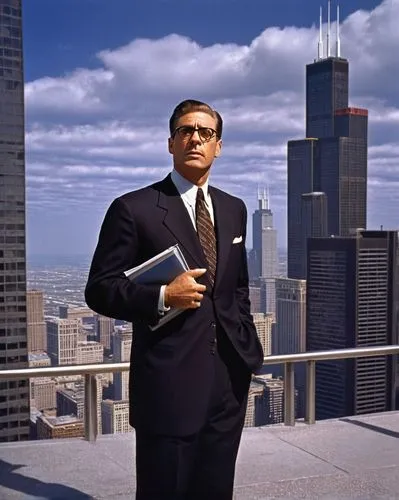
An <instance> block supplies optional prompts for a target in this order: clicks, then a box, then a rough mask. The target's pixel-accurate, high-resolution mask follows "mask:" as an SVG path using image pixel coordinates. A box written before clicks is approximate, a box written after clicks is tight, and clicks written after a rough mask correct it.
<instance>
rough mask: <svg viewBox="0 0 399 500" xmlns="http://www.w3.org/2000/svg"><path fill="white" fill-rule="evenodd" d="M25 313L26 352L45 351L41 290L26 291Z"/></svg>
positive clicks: (45, 337) (44, 323) (44, 325)
mask: <svg viewBox="0 0 399 500" xmlns="http://www.w3.org/2000/svg"><path fill="white" fill-rule="evenodd" d="M26 314H27V324H28V352H37V351H45V352H46V351H47V333H46V322H45V321H44V300H43V292H42V291H41V290H28V291H27V292H26Z"/></svg>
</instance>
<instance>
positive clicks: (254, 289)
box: [249, 284, 263, 314]
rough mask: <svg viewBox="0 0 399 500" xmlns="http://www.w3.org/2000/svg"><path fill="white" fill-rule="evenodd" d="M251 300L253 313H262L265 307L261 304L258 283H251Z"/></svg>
mask: <svg viewBox="0 0 399 500" xmlns="http://www.w3.org/2000/svg"><path fill="white" fill-rule="evenodd" d="M249 301H250V302H251V313H252V314H253V313H261V312H263V308H262V306H261V298H260V286H258V285H256V284H250V285H249Z"/></svg>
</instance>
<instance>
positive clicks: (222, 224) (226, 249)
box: [209, 186, 233, 287]
mask: <svg viewBox="0 0 399 500" xmlns="http://www.w3.org/2000/svg"><path fill="white" fill-rule="evenodd" d="M209 193H210V195H211V198H212V206H213V212H214V216H215V226H216V238H217V248H218V260H217V267H216V279H215V287H216V286H217V284H218V283H219V282H220V280H221V278H222V277H223V273H224V271H225V268H226V264H227V262H228V258H229V253H230V249H231V243H232V234H233V230H232V225H231V219H230V217H229V216H228V207H226V206H225V204H224V203H223V200H222V197H221V196H220V195H219V194H218V192H217V190H216V189H214V188H213V187H212V186H209Z"/></svg>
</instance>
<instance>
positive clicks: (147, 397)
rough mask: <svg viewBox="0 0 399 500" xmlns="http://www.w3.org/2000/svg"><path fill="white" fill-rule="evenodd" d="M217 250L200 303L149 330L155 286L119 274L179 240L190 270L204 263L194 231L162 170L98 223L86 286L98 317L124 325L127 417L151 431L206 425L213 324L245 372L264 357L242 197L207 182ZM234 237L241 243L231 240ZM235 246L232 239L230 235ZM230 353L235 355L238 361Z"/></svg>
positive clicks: (156, 292)
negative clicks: (127, 325) (128, 337)
mask: <svg viewBox="0 0 399 500" xmlns="http://www.w3.org/2000/svg"><path fill="white" fill-rule="evenodd" d="M209 193H210V196H211V199H212V204H213V208H214V215H215V226H216V237H217V247H218V258H217V270H216V276H215V284H214V287H213V289H212V288H211V287H210V284H209V282H208V280H207V277H206V275H204V276H203V277H201V278H199V280H198V281H199V282H201V283H203V284H205V285H207V290H206V292H205V293H204V298H203V300H202V303H201V306H200V307H199V308H198V309H192V310H187V311H185V312H183V313H182V314H180V315H179V316H178V317H176V318H175V319H173V320H171V321H170V322H169V323H167V324H166V325H164V326H162V327H161V328H159V329H158V330H156V331H154V332H152V331H151V330H150V329H149V328H148V325H149V324H153V323H155V322H156V321H157V320H158V319H159V315H158V314H159V313H158V299H159V291H160V285H151V286H148V285H147V286H146V285H135V284H134V283H132V282H130V281H129V280H128V279H127V278H126V277H125V276H124V274H123V272H124V271H125V270H126V269H129V268H131V267H134V266H136V265H138V264H140V263H141V262H143V261H145V260H147V259H149V258H151V257H153V256H154V255H156V254H157V253H159V252H161V251H163V250H165V249H166V248H168V247H170V246H172V245H174V244H176V243H178V244H179V246H180V248H181V250H182V252H183V254H184V256H185V258H186V260H187V263H188V265H189V267H190V268H206V267H207V264H206V260H205V256H204V254H203V251H202V247H201V244H200V242H199V238H198V235H197V232H196V231H195V229H194V227H193V224H192V222H191V219H190V216H189V214H188V212H187V209H186V207H185V206H184V203H183V201H182V199H181V197H180V194H179V192H178V191H177V189H176V187H175V185H174V184H173V182H172V180H171V178H170V175H169V176H167V177H166V178H165V179H164V180H162V181H160V182H158V183H156V184H153V185H151V186H148V187H145V188H143V189H140V190H138V191H133V192H130V193H127V194H125V195H123V196H121V197H119V198H117V199H115V200H114V201H113V202H112V204H111V205H110V207H109V209H108V211H107V213H106V216H105V218H104V222H103V224H102V227H101V231H100V235H99V241H98V244H97V248H96V250H95V253H94V257H93V261H92V265H91V268H90V273H89V278H88V282H87V285H86V290H85V298H86V302H87V304H88V305H89V307H91V308H92V309H93V310H94V311H96V312H97V313H99V314H102V315H104V316H109V317H112V318H116V319H123V320H126V321H131V322H132V323H133V343H132V353H131V369H130V386H129V387H130V388H129V392H130V423H131V425H133V426H134V427H136V428H142V429H145V430H148V431H151V432H156V433H161V434H170V435H188V434H192V433H195V432H197V431H198V430H199V429H200V428H201V427H202V426H203V425H204V423H205V419H206V412H207V405H208V402H209V397H210V391H211V388H212V384H213V370H214V366H215V363H214V354H215V349H216V334H217V332H218V330H217V329H221V330H223V332H224V333H225V334H226V335H227V337H228V338H229V339H230V341H231V343H232V345H233V346H234V348H235V349H236V351H237V353H238V354H239V356H240V357H241V359H242V361H243V363H242V365H243V366H244V367H246V369H247V370H248V372H247V374H249V373H250V372H255V371H257V370H258V369H259V368H260V367H261V365H262V362H263V352H262V347H261V344H260V342H259V340H258V336H257V333H256V330H255V326H254V323H253V320H252V316H251V314H250V302H249V298H248V270H247V256H246V249H245V235H246V224H247V214H246V208H245V205H244V203H243V202H242V201H241V200H240V199H238V198H235V197H233V196H231V195H229V194H227V193H225V192H223V191H221V190H219V189H216V188H214V187H211V186H209ZM240 237H242V240H240ZM235 238H236V239H237V238H238V239H239V240H240V241H239V242H238V243H233V240H234V239H235ZM238 359H239V358H238Z"/></svg>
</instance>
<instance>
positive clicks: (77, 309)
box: [59, 304, 94, 319]
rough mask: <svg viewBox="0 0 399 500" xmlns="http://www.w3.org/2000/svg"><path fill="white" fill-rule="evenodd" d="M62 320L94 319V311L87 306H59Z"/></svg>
mask: <svg viewBox="0 0 399 500" xmlns="http://www.w3.org/2000/svg"><path fill="white" fill-rule="evenodd" d="M59 314H60V318H61V319H83V318H93V317H94V311H92V310H91V309H90V308H89V307H87V306H74V305H70V304H68V305H62V306H59Z"/></svg>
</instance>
